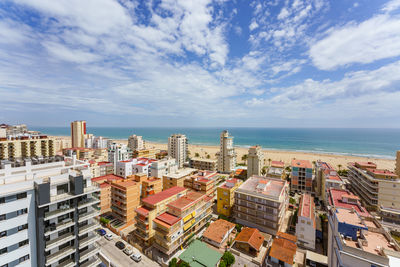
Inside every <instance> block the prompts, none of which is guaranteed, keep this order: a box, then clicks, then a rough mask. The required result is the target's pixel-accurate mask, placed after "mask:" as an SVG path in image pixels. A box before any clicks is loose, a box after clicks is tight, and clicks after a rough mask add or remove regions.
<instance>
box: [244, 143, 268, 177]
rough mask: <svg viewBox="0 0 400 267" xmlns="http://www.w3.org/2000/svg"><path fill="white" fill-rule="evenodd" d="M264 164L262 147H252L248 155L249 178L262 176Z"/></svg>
mask: <svg viewBox="0 0 400 267" xmlns="http://www.w3.org/2000/svg"><path fill="white" fill-rule="evenodd" d="M263 163H264V153H263V152H262V150H261V147H260V146H252V147H250V148H249V154H248V155H247V177H251V176H253V175H257V176H261V170H262V168H263Z"/></svg>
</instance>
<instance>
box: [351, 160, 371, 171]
mask: <svg viewBox="0 0 400 267" xmlns="http://www.w3.org/2000/svg"><path fill="white" fill-rule="evenodd" d="M354 165H355V166H356V167H358V168H372V169H376V164H375V163H374V162H371V161H368V162H366V161H356V162H354Z"/></svg>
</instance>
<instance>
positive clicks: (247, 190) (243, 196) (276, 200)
mask: <svg viewBox="0 0 400 267" xmlns="http://www.w3.org/2000/svg"><path fill="white" fill-rule="evenodd" d="M288 187H289V185H288V183H287V181H283V180H281V179H275V178H266V177H262V176H252V177H250V178H248V179H247V180H246V181H245V182H244V183H242V184H241V185H240V186H239V187H238V188H237V189H236V191H235V205H234V211H233V216H234V218H235V220H236V222H237V223H240V224H243V225H246V226H248V227H253V228H257V229H259V230H260V231H262V232H267V233H269V234H272V235H275V234H276V232H277V231H279V229H280V227H281V224H282V221H283V218H284V217H285V216H284V214H285V212H286V209H287V207H288Z"/></svg>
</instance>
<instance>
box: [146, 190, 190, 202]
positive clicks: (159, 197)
mask: <svg viewBox="0 0 400 267" xmlns="http://www.w3.org/2000/svg"><path fill="white" fill-rule="evenodd" d="M186 190H187V189H186V188H184V187H179V186H174V187H171V188H168V189H166V190H164V191H161V192H159V193H157V194H154V195H152V196H149V197H146V198H143V199H142V202H143V203H146V204H149V205H156V204H157V203H160V202H161V201H164V200H166V199H168V198H170V197H172V196H174V195H177V194H179V193H182V192H185V191H186Z"/></svg>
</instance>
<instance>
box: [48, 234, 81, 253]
mask: <svg viewBox="0 0 400 267" xmlns="http://www.w3.org/2000/svg"><path fill="white" fill-rule="evenodd" d="M73 239H75V235H74V234H73V233H66V234H63V235H61V236H59V237H57V238H56V239H53V240H49V241H47V242H46V251H48V250H50V249H53V248H55V247H58V246H60V245H62V244H64V243H66V242H68V241H71V240H73Z"/></svg>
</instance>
